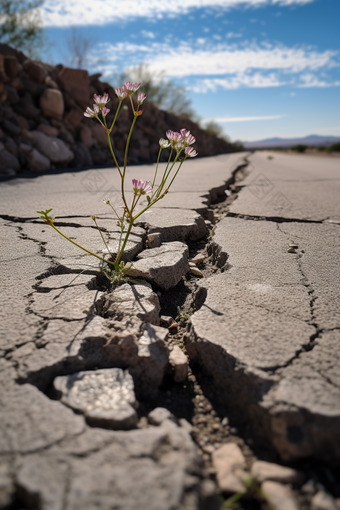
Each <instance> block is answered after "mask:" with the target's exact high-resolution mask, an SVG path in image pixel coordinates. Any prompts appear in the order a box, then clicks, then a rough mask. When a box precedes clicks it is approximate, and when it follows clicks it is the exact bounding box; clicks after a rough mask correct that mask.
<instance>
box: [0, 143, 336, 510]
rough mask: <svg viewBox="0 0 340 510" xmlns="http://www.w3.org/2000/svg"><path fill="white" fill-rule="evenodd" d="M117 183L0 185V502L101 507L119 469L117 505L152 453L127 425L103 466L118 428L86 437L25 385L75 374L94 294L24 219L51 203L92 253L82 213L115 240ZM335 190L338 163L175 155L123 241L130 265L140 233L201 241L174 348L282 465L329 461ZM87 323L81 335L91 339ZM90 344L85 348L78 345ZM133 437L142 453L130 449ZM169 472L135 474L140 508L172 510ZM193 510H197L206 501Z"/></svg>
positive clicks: (90, 265) (89, 226)
mask: <svg viewBox="0 0 340 510" xmlns="http://www.w3.org/2000/svg"><path fill="white" fill-rule="evenodd" d="M245 158H247V159H248V163H249V164H248V167H247V169H246V176H245V178H244V179H243V180H242V181H241V182H237V197H236V198H235V200H234V201H233V202H232V203H231V205H230V206H229V208H228V212H227V211H225V212H224V217H223V218H222V219H221V218H219V219H220V221H219V222H218V223H217V225H216V226H215V228H214V230H212V224H211V223H210V221H209V220H212V219H213V214H214V211H213V209H212V208H211V207H210V206H211V204H212V203H214V202H221V203H222V202H223V200H224V198H225V196H226V194H225V190H226V189H227V188H228V184H230V183H233V180H234V171H235V169H236V168H238V167H240V166H242V165H244V164H245ZM153 172H154V166H151V165H149V166H147V165H144V166H136V167H132V168H129V169H128V172H127V183H128V184H129V181H130V180H131V179H132V178H142V179H144V180H152V177H153ZM119 182H120V181H119V176H118V175H117V171H116V170H115V169H113V168H112V169H100V170H91V169H90V170H86V171H81V172H72V171H70V172H65V173H58V174H46V175H40V176H35V177H25V178H18V179H12V180H8V181H3V182H1V185H0V197H1V201H0V230H1V236H2V243H1V259H0V264H1V275H2V286H1V290H2V292H1V306H0V338H1V343H0V354H1V358H0V369H1V370H0V382H1V384H2V386H3V388H4V390H5V391H2V396H1V399H2V400H1V409H2V411H3V419H2V424H3V427H4V431H3V437H4V438H5V439H4V440H3V441H2V442H1V441H0V452H1V453H2V454H3V455H2V457H1V461H0V464H1V470H0V475H1V476H2V478H1V480H0V481H1V487H5V489H4V491H3V494H5V496H4V498H5V499H4V501H5V502H6V501H7V502H8V501H11V498H12V497H13V494H16V492H15V491H16V488H17V487H19V489H20V491H21V492H20V494H21V495H24V496H20V497H23V500H22V501H27V502H29V501H32V500H31V499H30V498H31V497H32V495H34V497H36V496H35V495H36V494H37V493H39V498H40V499H39V502H40V503H39V505H40V507H41V508H42V509H43V510H50V509H51V508H62V507H63V504H64V503H63V501H64V499H63V498H66V497H67V498H69V500H68V501H69V503H68V506H67V508H68V509H70V510H75V509H77V508H82V509H87V508H89V509H91V505H92V504H94V501H97V499H96V498H97V497H98V498H99V499H100V498H101V499H100V505H99V507H100V508H103V510H104V509H105V508H107V500H106V499H105V498H109V499H110V498H112V497H113V496H114V494H115V492H114V491H113V489H112V480H114V476H115V473H116V472H118V471H119V470H120V471H119V473H120V474H119V476H121V477H122V480H126V479H128V480H129V481H128V483H126V484H125V485H124V483H123V482H122V485H121V486H122V487H124V489H123V492H124V491H125V492H124V496H122V497H123V500H122V501H124V498H126V499H125V501H129V502H130V503H131V501H136V498H138V496H137V493H138V491H139V488H138V487H140V486H139V485H138V484H137V485H136V487H135V484H134V479H135V480H137V479H139V476H140V473H141V472H144V471H145V472H146V471H147V470H145V468H144V467H143V466H144V464H143V463H144V460H143V459H144V456H146V457H145V459H147V460H145V462H149V461H150V462H151V459H153V455H154V453H153V452H154V450H153V448H156V446H151V443H152V445H154V444H156V443H157V444H159V443H158V442H157V441H160V439H159V437H158V436H157V438H156V436H155V437H154V438H153V439H152V441H154V442H152V441H151V439H147V438H146V439H145V440H144V439H143V437H144V436H143V437H142V435H138V434H139V433H142V431H133V433H131V435H130V436H129V437H131V438H132V439H131V441H132V442H131V452H130V450H128V449H127V450H126V449H125V450H124V448H125V447H124V448H123V449H122V452H123V450H124V452H125V453H124V455H123V453H122V452H120V450H119V452H118V453H117V455H118V456H119V455H122V457H121V458H122V459H123V457H124V460H123V461H122V464H121V465H117V466H116V467H114V469H113V467H112V464H111V463H110V461H109V460H107V458H106V445H107V444H110V445H111V446H112V445H113V444H115V445H117V448H118V449H119V448H120V446H119V445H124V444H125V443H129V440H128V439H124V438H125V436H124V434H126V433H125V432H124V433H123V432H119V433H117V434H118V435H117V436H116V435H115V434H116V433H114V432H113V431H105V432H104V431H103V430H101V429H93V428H91V427H89V426H88V425H87V424H86V423H85V422H84V420H83V417H80V416H78V415H75V414H74V413H73V412H72V411H71V410H69V409H67V408H65V406H64V405H63V404H62V403H61V402H56V401H52V400H50V398H49V397H48V396H47V395H46V394H44V393H43V391H39V390H41V389H44V390H46V388H47V387H48V385H49V384H50V383H51V380H53V377H55V376H56V375H63V374H67V373H73V372H75V371H77V370H79V366H82V369H84V367H85V369H86V365H84V363H85V361H84V359H85V360H86V359H87V358H86V356H91V351H90V350H89V351H88V352H86V353H85V354H84V352H83V351H82V349H83V344H82V341H83V340H82V337H81V336H80V337H78V332H79V330H81V328H82V324H83V323H84V322H85V321H86V319H85V318H84V317H83V315H84V314H83V311H84V310H85V309H89V308H90V307H91V303H93V300H94V299H96V297H94V296H96V291H95V290H94V289H93V288H92V287H91V282H90V280H91V278H92V276H93V275H95V274H96V272H98V264H97V263H96V261H95V259H93V257H91V256H90V255H88V254H85V253H83V252H81V251H80V250H78V249H77V248H76V247H74V246H71V245H70V244H69V243H67V241H65V240H63V239H62V238H61V237H59V236H58V234H57V233H55V232H54V231H53V230H52V229H51V228H49V227H48V226H46V225H44V224H43V223H42V222H40V220H38V219H37V216H38V215H37V213H36V211H37V210H38V209H45V208H50V207H52V208H53V213H54V214H55V217H56V218H57V224H58V222H59V224H60V225H61V227H60V228H61V229H62V230H63V231H65V233H67V234H68V235H69V236H70V237H72V239H74V240H76V241H78V242H80V243H81V244H84V245H85V246H87V247H89V248H91V249H93V251H95V252H97V253H98V254H100V253H102V241H101V239H100V236H99V234H98V231H97V230H96V229H95V228H94V226H93V222H92V220H91V218H90V217H91V215H96V216H97V217H98V222H99V224H100V225H101V226H103V227H105V228H106V229H107V230H108V231H110V230H113V231H114V230H115V231H116V232H114V233H113V234H112V235H111V237H110V235H109V234H107V235H108V242H110V240H111V241H112V240H115V239H116V236H117V230H116V227H115V221H114V219H113V216H112V214H111V212H110V210H109V209H108V206H107V205H105V204H104V199H106V198H110V199H111V201H112V202H113V203H114V205H115V206H117V207H119V206H120V203H119ZM339 191H340V165H339V160H338V159H331V158H321V157H318V158H313V157H311V156H293V155H284V154H276V153H265V152H261V153H255V154H252V155H249V153H239V154H234V155H225V156H218V157H216V158H206V159H198V160H192V161H187V162H186V164H185V165H184V166H183V169H182V170H181V173H180V174H179V177H178V179H177V180H176V181H175V185H174V186H173V189H172V192H170V193H169V194H168V195H167V196H166V197H165V198H164V200H162V201H160V202H159V204H157V206H156V207H155V209H154V210H153V211H151V212H149V213H148V214H145V215H144V216H142V217H141V221H140V222H139V225H138V226H137V227H136V229H135V230H134V232H133V237H132V239H131V245H130V246H129V250H130V253H131V254H132V255H131V256H134V255H135V254H137V253H138V252H140V251H141V250H143V246H144V244H143V243H145V235H146V231H149V232H157V231H158V232H161V236H162V241H163V242H169V241H176V240H177V241H182V242H191V241H192V240H194V241H196V240H199V239H206V238H207V235H208V234H209V236H210V241H209V242H210V250H211V254H212V256H211V260H210V263H212V261H213V263H214V264H215V265H214V271H215V272H214V273H211V274H212V276H210V277H208V278H202V279H198V280H197V284H198V285H199V286H200V287H201V288H202V290H201V292H199V295H200V296H201V297H200V299H199V300H198V301H199V302H200V304H201V305H202V306H201V307H200V308H199V309H198V310H197V311H196V312H195V313H194V314H193V315H192V316H191V318H190V320H189V323H188V328H189V331H188V334H187V337H186V340H185V344H186V349H187V352H188V354H189V356H190V357H191V359H192V360H193V361H194V360H196V361H197V362H198V363H199V364H200V365H201V366H202V368H203V371H204V373H205V374H208V375H209V377H210V380H212V381H213V384H214V385H215V388H216V396H218V397H219V399H220V400H221V401H222V404H223V403H224V404H225V405H226V406H229V407H230V406H232V407H234V408H235V409H239V410H240V415H241V416H243V418H244V421H245V422H247V423H249V424H251V427H250V432H249V433H250V434H253V436H251V437H253V438H254V441H257V439H259V440H261V441H264V442H265V443H266V444H267V445H268V444H269V445H270V448H272V449H273V450H275V451H276V452H277V453H278V455H279V457H281V459H282V460H283V461H284V462H295V461H296V460H299V459H305V458H310V457H312V458H314V459H317V461H318V462H319V461H321V462H322V463H325V464H326V465H327V466H333V465H339V462H340V449H339V445H340V378H339V374H340V360H339V356H338V355H337V354H338V351H339V344H340V313H339V310H340V298H339V296H340V284H339V276H340V274H339V271H340V270H339V267H340V264H339V262H340V256H339V253H340V235H339V234H340V201H339ZM131 196H132V194H131V193H130V194H128V198H129V199H130V198H131ZM222 210H223V208H222ZM56 268H57V269H58V271H59V273H58V271H56ZM84 269H85V272H86V274H85V275H82V277H80V279H79V280H78V282H77V281H76V282H75V283H72V284H71V285H70V286H69V285H67V282H68V278H69V277H70V278H73V276H74V275H75V274H76V273H79V272H80V271H82V270H84ZM82 278H83V280H84V281H83V280H82ZM40 281H43V285H42V288H41V289H40V291H38V290H37V288H36V287H37V283H39V282H40ZM202 296H203V298H202ZM156 299H157V296H156ZM150 306H151V305H150ZM97 319H98V320H99V319H100V321H103V322H105V321H104V319H102V318H100V317H97ZM93 327H94V326H93ZM79 328H80V329H79ZM97 330H98V331H99V333H97ZM97 330H96V331H94V333H93V335H94V337H96V335H97V336H98V335H99V336H100V335H102V333H101V329H100V328H99V327H98V328H97ZM74 331H77V333H76V338H77V341H76V342H74V338H75V337H74ZM121 334H123V333H122V332H119V333H117V335H121ZM90 337H91V335H90ZM100 338H101V341H102V337H100ZM104 344H105V340H103V345H104ZM100 345H101V344H100ZM100 345H99V343H98V342H97V344H96V347H94V349H99V347H100ZM104 347H106V344H105V345H104ZM100 348H101V347H100ZM93 352H94V353H95V350H94V351H93ZM100 352H101V356H102V357H98V360H100V361H99V362H98V363H99V365H100V366H99V365H98V366H99V368H105V367H106V365H105V364H103V363H104V361H103V360H104V359H105V351H100ZM84 356H85V358H84ZM82 363H83V365H82ZM101 363H102V364H103V365H101ZM77 367H78V368H77ZM93 368H95V367H93ZM35 385H36V386H38V388H39V390H38V389H37V388H36V387H35ZM147 430H149V429H147ZM169 433H170V432H169ZM119 434H120V435H119ZM133 434H136V437H135V436H134V435H133ZM78 436H79V437H78ZM145 437H146V436H145ZM150 437H151V436H150ZM162 437H163V436H162ZM182 439H183V438H182ZM182 439H181V441H182ZM124 441H125V442H124ZM134 441H135V442H136V444H137V443H138V445H139V446H138V448H137V446H133V445H134V444H135V443H134ZM145 441H146V443H147V444H148V445H149V446H148V447H147V448H146V450H145V451H146V453H143V452H144V450H143V446H141V445H143V444H144V443H145ZM148 441H149V442H148ZM164 441H165V440H164ZM166 441H168V442H167V443H166V444H167V445H169V444H170V442H171V441H170V440H168V439H166ZM169 441H170V442H169ZM190 441H191V440H190V438H189V439H185V441H184V443H185V445H186V446H185V448H187V450H186V452H189V450H190V448H192V443H191V442H190ZM184 443H183V444H184ZM92 444H93V445H94V446H93V448H92V447H91V445H92ZM164 444H165V443H164ZM178 444H179V443H178ZM111 446H110V448H111ZM118 446H119V447H118ZM91 448H92V449H91ZM167 448H168V446H167ZM174 448H175V449H176V447H174ZM112 449H114V448H113V446H112ZM136 449H137V450H138V454H137V457H138V458H137V460H135V452H136V451H137V450H136ZM179 450H180V449H179ZM162 451H163V450H162ZM176 451H177V450H176ZM190 451H191V450H190ZM74 452H76V453H74ZM126 452H127V453H126ZM164 452H165V450H164ZM183 452H184V450H183ZM77 455H78V456H80V457H82V455H83V456H84V460H83V459H82V458H81V459H80V460H79V458H77ZM112 455H116V454H115V453H114V452H113V453H112ZM171 455H172V453H171ZM176 455H177V453H176ZM176 455H174V457H173V462H174V463H175V464H176V465H179V464H181V466H182V468H183V469H182V468H181V469H182V471H183V472H181V473H182V474H180V476H179V478H181V477H182V478H183V480H184V478H185V476H189V475H188V473H190V467H188V466H189V464H188V462H189V460H190V459H191V457H190V455H191V453H190V455H189V454H188V453H185V452H184V453H183V457H180V456H179V457H176ZM178 455H179V454H178ZM117 458H118V457H117ZM169 458H170V457H169ZM189 458H190V459H189ZM14 459H16V461H15V462H14ZM183 459H186V460H183ZM188 459H189V460H188ZM152 462H153V460H152ZM161 462H163V461H162V460H160V463H161ZM190 462H191V461H190ZM105 463H106V464H105ZM165 463H166V462H165ZM175 464H174V465H175ZM102 465H103V466H104V465H105V469H104V468H103V470H102V471H101V474H100V483H101V484H102V486H103V490H102V492H101V493H100V495H99V496H98V493H97V492H96V491H97V485H98V480H97V479H96V483H94V482H93V483H92V473H93V472H95V471H96V469H97V468H98V469H99V468H100V466H102ZM164 465H165V464H164ZM67 466H68V467H67ZM70 466H71V467H70ZM156 468H157V469H158V471H157V469H156ZM100 469H101V468H100ZM112 469H113V471H112ZM49 470H50V471H49ZM70 470H71V471H70ZM115 470H118V471H115ZM70 472H72V476H71V481H69V473H70ZM152 472H153V471H152ZM173 472H174V468H173V466H172V467H171V468H169V470H164V472H163V471H159V466H158V467H157V466H156V467H155V473H159V476H158V474H155V476H158V478H157V480H158V481H157V482H155V481H154V478H152V477H151V478H150V479H146V480H145V482H143V489H144V488H146V489H147V490H145V494H150V499H147V500H146V503H145V505H146V506H145V507H148V508H152V509H153V508H155V510H156V509H157V510H158V509H159V508H160V507H161V508H162V509H163V508H164V509H168V508H169V509H170V507H171V508H186V506H185V504H186V503H183V501H182V502H181V503H179V499H176V498H177V496H176V498H175V496H174V498H175V499H174V500H171V498H170V495H171V494H175V493H176V495H177V494H182V492H181V491H184V489H183V487H182V485H181V484H180V482H179V481H178V480H179V478H178V480H177V479H176V482H175V481H171V480H170V478H169V476H170V473H173ZM150 476H151V475H150ZM152 476H153V475H152ZM162 477H163V478H162ZM182 478H181V480H182ZM42 480H43V481H44V483H43V484H42V483H41V481H42ZM55 480H57V481H55ZM168 480H170V482H169V483H168V482H166V484H165V486H166V487H167V488H166V491H165V492H164V493H162V496H159V497H160V498H161V500H162V505H161V506H159V505H158V506H157V504H156V503H157V501H156V500H154V499H153V498H152V490H151V487H156V489H155V490H156V491H158V489H159V490H160V488H161V487H162V486H163V485H162V484H163V483H165V481H168ZM181 483H182V482H181ZM183 483H184V482H183ZM197 483H198V482H197ZM199 483H201V482H199ZM199 483H198V485H197V486H195V487H199ZM77 484H78V485H77ZM176 484H177V485H176ZM189 485H190V484H189ZM189 485H188V487H189ZM192 486H193V485H192ZM149 487H150V491H149V490H148V489H149ZM190 487H191V486H190ZM80 488H81V489H80ZM78 489H79V490H80V493H81V496H79V494H80V493H79V492H77V491H78ZM85 489H86V490H85ZM137 489H138V490H137ZM114 490H116V489H114ZM117 490H118V489H117ZM185 490H187V489H185ZM190 490H191V489H190ZM195 490H196V489H195ZM197 490H198V489H197ZM6 491H7V492H6ZM51 491H52V492H51ZM53 491H55V494H56V496H55V498H54V500H53V501H51V496H50V494H52V493H53V494H54V492H53ZM72 491H73V492H72ZM81 491H83V492H81ZM84 491H85V492H84ZM86 491H87V492H86ZM112 491H113V492H112ZM176 491H177V492H176ZM199 491H201V489H199ZM160 492H161V490H160ZM203 492H204V491H203ZM203 492H202V491H201V492H199V494H201V493H202V494H203ZM66 495H67V496H66ZM26 496H27V498H26ZM78 496H79V497H78ZM15 497H17V496H15ZM178 497H179V496H178ZM188 497H189V496H188ZM190 497H191V496H190ZM197 497H198V496H197ZM199 497H201V496H199ZM6 498H7V499H6ZM8 498H9V499H8ZM25 498H26V499H25ZM129 498H130V499H129ZM110 500H111V499H110ZM20 501H21V500H20ZM34 501H35V500H34ZM155 501H156V502H155ZM188 501H189V499H188ZM190 501H191V500H190ZM197 501H198V500H197ZM200 501H201V500H200ZM0 503H1V501H0ZM130 503H129V504H130ZM27 504H28V503H27ZM34 504H35V503H34ZM122 504H123V506H122V508H129V506H128V504H127V503H126V505H125V507H124V503H122ZM187 504H188V505H189V503H187ZM190 504H191V503H190ZM200 504H201V503H197V508H198V505H200ZM51 505H52V506H51ZM58 505H59V506H58ZM77 505H78V506H77ZM79 505H80V506H79ZM89 505H90V506H89ZM155 505H156V506H155ZM171 505H172V506H171ZM176 505H177V506H176ZM180 505H182V506H180ZM0 507H1V504H0ZM65 508H66V506H65ZM188 508H196V506H188ZM200 508H205V509H209V510H210V508H209V505H208V506H207V507H204V506H202V507H201V506H200ZM211 508H212V507H211Z"/></svg>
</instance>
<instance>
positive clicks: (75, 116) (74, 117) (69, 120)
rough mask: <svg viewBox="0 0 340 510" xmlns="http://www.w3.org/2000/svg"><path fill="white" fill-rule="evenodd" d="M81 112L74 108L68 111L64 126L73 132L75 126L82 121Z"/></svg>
mask: <svg viewBox="0 0 340 510" xmlns="http://www.w3.org/2000/svg"><path fill="white" fill-rule="evenodd" d="M83 117H84V115H83V112H81V111H79V110H78V109H76V108H74V109H72V110H70V111H69V112H68V113H67V114H66V115H65V117H64V121H65V124H66V125H67V126H68V127H69V128H70V129H71V130H73V129H74V128H75V127H76V126H78V125H79V124H80V123H81V121H82V120H83Z"/></svg>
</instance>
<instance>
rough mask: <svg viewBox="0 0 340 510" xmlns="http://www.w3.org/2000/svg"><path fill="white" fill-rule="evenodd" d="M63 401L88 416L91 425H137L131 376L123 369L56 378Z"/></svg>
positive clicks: (55, 383)
mask: <svg viewBox="0 0 340 510" xmlns="http://www.w3.org/2000/svg"><path fill="white" fill-rule="evenodd" d="M54 387H55V389H56V390H57V391H58V392H59V393H60V394H61V402H63V404H65V405H67V406H68V407H71V408H72V409H74V410H75V411H77V412H81V413H83V414H84V415H85V418H86V420H87V422H88V423H89V424H90V425H94V426H97V427H106V428H112V429H131V428H134V427H135V426H136V425H137V421H138V416H137V413H136V411H135V409H134V407H136V405H137V402H136V397H135V393H134V386H133V380H132V377H131V375H130V374H129V373H128V372H127V371H125V372H124V370H122V369H120V368H107V369H102V370H91V371H88V372H77V373H75V374H72V375H66V376H60V377H56V378H55V380H54Z"/></svg>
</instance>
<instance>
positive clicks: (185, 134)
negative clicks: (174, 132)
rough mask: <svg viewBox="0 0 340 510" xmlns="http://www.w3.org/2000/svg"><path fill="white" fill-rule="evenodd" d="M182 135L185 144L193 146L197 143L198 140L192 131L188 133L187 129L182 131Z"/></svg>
mask: <svg viewBox="0 0 340 510" xmlns="http://www.w3.org/2000/svg"><path fill="white" fill-rule="evenodd" d="M181 135H182V136H183V139H184V142H185V144H187V145H192V144H193V143H195V142H196V138H195V137H194V136H193V135H192V134H190V131H187V130H186V129H181Z"/></svg>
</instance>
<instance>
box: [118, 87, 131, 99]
mask: <svg viewBox="0 0 340 510" xmlns="http://www.w3.org/2000/svg"><path fill="white" fill-rule="evenodd" d="M115 93H116V94H117V96H118V98H119V99H120V100H121V101H122V100H123V99H125V98H126V97H127V95H128V94H127V92H126V90H125V88H124V87H117V88H116V89H115Z"/></svg>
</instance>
